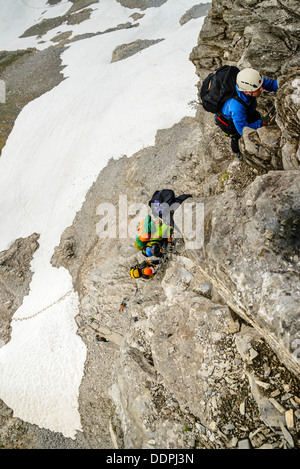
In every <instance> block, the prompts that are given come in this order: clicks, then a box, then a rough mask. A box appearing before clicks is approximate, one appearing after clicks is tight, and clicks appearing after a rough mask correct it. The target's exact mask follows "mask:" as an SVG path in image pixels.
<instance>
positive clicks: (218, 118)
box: [217, 116, 228, 127]
mask: <svg viewBox="0 0 300 469" xmlns="http://www.w3.org/2000/svg"><path fill="white" fill-rule="evenodd" d="M217 119H219V121H220V122H222V124H224V125H226V127H228V124H226V122H224V121H222V119H220V117H219V116H217Z"/></svg>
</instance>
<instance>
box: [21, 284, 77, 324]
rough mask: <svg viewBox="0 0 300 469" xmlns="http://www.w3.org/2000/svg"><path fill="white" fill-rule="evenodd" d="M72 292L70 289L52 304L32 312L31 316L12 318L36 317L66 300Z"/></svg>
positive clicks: (23, 319) (24, 319) (22, 319)
mask: <svg viewBox="0 0 300 469" xmlns="http://www.w3.org/2000/svg"><path fill="white" fill-rule="evenodd" d="M71 293H72V290H70V291H68V292H67V293H65V294H64V295H63V296H62V297H61V298H59V299H58V300H56V301H54V302H53V303H52V304H51V305H48V306H45V308H43V309H41V310H40V311H38V312H37V313H34V314H32V315H31V316H26V318H12V320H13V321H26V320H27V319H32V318H34V317H35V316H37V315H38V314H41V313H43V312H44V311H46V310H47V309H49V308H52V306H54V305H56V304H57V303H59V302H60V301H62V300H64V299H65V298H67V296H69V295H70V294H71Z"/></svg>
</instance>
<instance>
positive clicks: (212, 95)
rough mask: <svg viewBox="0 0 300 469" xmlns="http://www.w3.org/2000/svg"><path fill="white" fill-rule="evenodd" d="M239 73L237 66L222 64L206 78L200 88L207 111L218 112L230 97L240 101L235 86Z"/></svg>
mask: <svg viewBox="0 0 300 469" xmlns="http://www.w3.org/2000/svg"><path fill="white" fill-rule="evenodd" d="M238 73H239V69H238V68H237V67H235V66H233V65H222V67H219V68H217V69H216V70H215V71H214V72H211V73H210V74H209V75H208V76H207V77H206V78H205V80H204V81H203V84H202V86H201V89H200V98H201V101H202V105H203V107H204V109H205V110H206V111H208V112H212V113H213V114H217V113H218V112H220V111H221V109H222V106H223V104H224V103H225V101H227V100H228V99H230V98H233V97H234V98H236V99H238V101H240V99H239V97H238V95H237V92H236V88H235V85H236V76H237V74H238Z"/></svg>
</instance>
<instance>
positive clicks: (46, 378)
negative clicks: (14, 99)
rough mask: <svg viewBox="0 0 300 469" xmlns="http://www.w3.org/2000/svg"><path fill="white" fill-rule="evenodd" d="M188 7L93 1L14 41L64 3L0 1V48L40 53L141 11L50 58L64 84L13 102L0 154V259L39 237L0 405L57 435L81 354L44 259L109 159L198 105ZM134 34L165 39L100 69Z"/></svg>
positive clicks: (3, 364)
mask: <svg viewBox="0 0 300 469" xmlns="http://www.w3.org/2000/svg"><path fill="white" fill-rule="evenodd" d="M205 2H206V0H204V1H203V2H202V3H205ZM197 3H201V2H199V0H197V2H196V1H195V0H168V1H167V2H166V3H165V4H164V5H162V6H161V7H160V8H149V9H147V10H144V11H139V10H138V9H135V10H132V9H129V8H124V7H122V6H121V5H120V4H119V3H118V2H116V1H115V0H101V1H100V2H99V3H97V4H96V3H95V4H92V5H91V6H90V8H92V9H93V12H92V15H91V18H90V20H87V21H84V22H82V23H81V24H78V25H73V26H68V25H67V24H63V25H61V26H59V27H58V28H56V29H53V30H51V31H49V32H48V33H47V34H46V35H44V36H43V38H42V39H43V41H45V42H44V43H42V44H39V42H40V40H41V39H38V38H37V37H36V36H35V37H28V38H23V39H20V38H19V36H20V35H22V34H23V33H24V32H25V30H26V29H28V28H29V27H30V26H32V25H34V24H36V23H38V22H40V21H41V19H42V18H50V17H56V16H60V15H62V14H64V13H66V12H67V11H68V10H69V8H70V7H71V6H72V3H71V2H66V1H62V2H61V3H60V4H57V5H55V6H53V7H50V6H49V5H48V4H47V1H46V0H13V1H8V0H0V9H1V18H0V40H1V50H16V49H26V48H28V47H36V48H37V49H45V48H47V47H49V46H51V45H53V43H52V42H51V38H53V37H54V36H55V35H56V34H57V33H58V32H64V31H72V32H73V36H76V35H78V34H82V33H86V32H99V31H105V30H107V29H108V28H113V27H116V26H117V25H118V24H121V23H126V22H128V21H130V22H131V23H134V20H133V19H132V17H131V15H132V14H133V13H134V12H140V13H142V14H144V17H143V18H141V19H139V20H138V23H139V26H138V27H134V28H130V29H123V30H117V31H113V32H110V33H105V34H101V35H98V36H94V37H92V38H89V39H84V40H80V41H78V42H74V43H71V45H70V47H68V48H67V49H66V50H65V52H64V53H63V54H62V56H61V58H62V62H63V65H64V66H65V68H64V69H63V75H64V77H65V78H66V79H65V80H63V81H62V82H61V83H60V84H59V85H58V86H56V87H55V88H53V89H52V90H51V91H49V92H47V93H45V94H44V95H42V96H41V97H40V98H38V99H35V100H34V101H32V102H30V103H29V104H28V105H27V106H25V107H24V109H23V110H22V111H21V113H20V114H19V116H18V118H17V120H16V122H15V126H14V128H13V130H12V132H11V134H10V136H9V138H8V140H7V143H6V146H5V147H4V149H3V152H2V156H1V158H0V191H1V197H0V226H1V233H0V252H1V251H3V250H6V249H8V247H9V246H10V245H11V244H12V243H13V242H14V240H16V239H17V238H26V237H28V236H30V235H31V234H32V233H34V232H35V233H39V234H40V239H39V244H40V247H39V249H38V250H37V251H36V253H35V255H34V258H33V261H32V263H31V269H32V271H33V278H32V282H31V285H30V293H29V295H28V296H27V297H25V298H24V301H23V304H22V306H21V307H20V308H19V309H18V310H17V311H16V313H15V315H14V317H13V320H12V336H11V340H10V342H9V343H8V344H6V345H5V346H2V347H1V349H0V399H2V400H3V401H4V402H5V403H6V404H7V405H8V406H9V407H10V408H12V409H13V411H14V416H15V417H19V418H20V419H22V420H24V421H26V422H29V423H32V424H36V425H38V426H40V427H42V428H47V429H49V430H52V431H55V432H61V433H63V435H64V436H66V437H70V438H75V436H76V432H77V431H80V430H81V422H80V415H79V410H78V393H79V386H80V383H81V379H82V376H83V372H84V363H85V359H86V348H85V345H84V343H83V342H82V340H81V339H80V337H79V336H78V335H77V334H76V330H77V326H76V323H75V320H74V317H75V316H76V315H77V314H78V313H79V309H78V297H77V293H76V292H75V291H74V290H73V287H72V279H71V276H70V274H69V272H68V271H67V270H66V269H64V268H60V269H57V268H54V267H52V266H51V263H50V260H51V257H52V255H53V253H54V249H55V247H56V246H57V245H58V244H59V243H60V237H61V235H62V233H63V231H64V230H65V229H66V228H67V227H68V226H70V225H71V224H72V222H73V219H74V217H75V214H76V212H77V211H78V210H80V208H81V206H82V204H83V202H84V199H85V196H86V194H87V192H88V190H89V188H90V187H91V185H92V184H93V182H94V181H95V180H96V178H97V176H98V174H99V172H100V171H101V169H103V168H104V167H105V166H106V164H107V162H108V160H109V159H110V158H112V157H113V158H118V157H120V156H122V155H124V154H126V155H127V156H131V155H132V154H133V153H135V152H137V151H138V150H140V149H141V148H143V147H147V146H150V145H153V144H154V140H155V134H156V132H157V130H158V129H163V128H168V127H171V126H172V125H173V124H175V123H176V122H178V121H179V120H180V119H181V118H182V117H184V116H191V115H194V110H193V109H192V108H191V107H190V106H189V105H188V103H189V101H191V100H195V99H197V90H196V83H197V76H196V74H195V68H194V66H193V64H192V63H191V62H190V61H189V54H190V52H191V50H192V48H193V47H194V46H195V45H196V44H197V38H198V34H199V31H200V29H201V26H202V23H203V17H202V18H199V19H194V20H191V21H189V22H187V23H186V24H184V25H183V26H180V24H179V19H180V18H181V16H182V15H183V14H184V13H185V12H186V11H187V10H188V9H189V8H191V7H192V6H193V5H194V4H197ZM137 39H164V40H163V41H161V42H159V43H157V44H155V45H153V46H151V47H149V48H147V49H144V50H143V51H141V52H139V53H137V54H135V55H133V56H131V57H129V58H127V59H124V60H121V61H118V62H114V63H111V57H112V52H113V50H114V49H115V47H116V46H118V45H121V44H124V43H130V42H133V41H135V40H137ZM37 78H38V77H37ZM0 106H1V104H0Z"/></svg>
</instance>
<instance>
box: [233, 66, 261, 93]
mask: <svg viewBox="0 0 300 469" xmlns="http://www.w3.org/2000/svg"><path fill="white" fill-rule="evenodd" d="M262 83H263V77H262V75H261V74H260V73H259V72H258V71H257V70H254V69H253V68H244V70H241V71H240V72H239V73H238V74H237V77H236V84H237V87H238V90H239V91H256V90H258V89H259V88H260V87H261V86H262Z"/></svg>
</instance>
